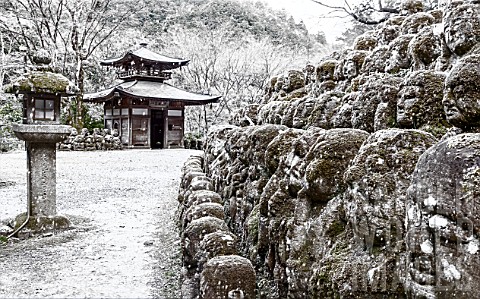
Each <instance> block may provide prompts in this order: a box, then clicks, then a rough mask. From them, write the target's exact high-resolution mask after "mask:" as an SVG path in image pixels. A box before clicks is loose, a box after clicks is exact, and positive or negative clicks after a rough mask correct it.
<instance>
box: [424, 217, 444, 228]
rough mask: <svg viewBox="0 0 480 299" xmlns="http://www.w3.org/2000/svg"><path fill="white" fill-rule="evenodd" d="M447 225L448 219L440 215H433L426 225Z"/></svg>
mask: <svg viewBox="0 0 480 299" xmlns="http://www.w3.org/2000/svg"><path fill="white" fill-rule="evenodd" d="M447 225H448V219H447V218H445V217H443V216H440V215H434V216H432V217H430V219H429V220H428V226H430V227H431V228H444V227H446V226H447Z"/></svg>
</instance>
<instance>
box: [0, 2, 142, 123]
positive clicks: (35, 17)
mask: <svg viewBox="0 0 480 299" xmlns="http://www.w3.org/2000/svg"><path fill="white" fill-rule="evenodd" d="M5 1H6V3H5V5H4V7H3V9H4V10H5V15H6V17H4V18H0V30H1V31H3V32H5V33H7V34H9V36H12V38H14V39H15V40H16V41H17V43H18V44H19V45H23V46H25V47H26V48H27V49H28V53H30V54H31V53H33V52H34V51H35V50H36V49H38V48H45V49H48V50H50V51H51V52H52V53H53V58H54V63H57V64H58V63H60V64H61V69H62V70H63V73H64V74H65V75H67V76H68V77H70V78H72V79H73V80H74V82H75V84H76V86H77V87H78V88H79V90H80V92H81V94H83V91H84V85H85V83H84V81H85V78H84V67H83V65H84V62H85V61H86V60H87V59H88V58H89V57H90V56H91V55H92V54H93V53H94V52H95V50H96V49H97V48H98V47H99V46H100V45H101V44H103V43H105V41H107V40H108V38H109V37H111V36H112V34H113V33H114V32H115V31H116V30H118V28H119V27H120V26H121V25H122V24H123V23H124V21H125V20H128V18H127V16H128V14H130V13H131V12H132V6H133V5H137V6H138V3H133V1H127V0H76V1H71V0H5ZM0 9H1V8H0ZM139 9H141V8H140V7H136V9H135V10H136V11H138V10H139ZM81 94H80V95H79V96H77V97H76V98H75V99H74V100H73V102H72V103H71V105H70V108H71V109H70V115H69V116H68V117H67V118H68V119H69V122H70V123H71V124H72V125H73V126H75V127H77V128H81V127H82V126H83V114H84V111H83V100H82V95H81Z"/></svg>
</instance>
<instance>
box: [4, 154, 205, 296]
mask: <svg viewBox="0 0 480 299" xmlns="http://www.w3.org/2000/svg"><path fill="white" fill-rule="evenodd" d="M193 153H196V151H191V150H183V149H180V150H177V149H176V150H173V149H172V150H124V151H109V152H57V211H58V213H59V214H63V215H67V216H68V217H69V219H70V220H71V222H72V224H73V226H74V229H72V230H70V231H67V232H63V233H60V234H57V235H55V236H52V237H45V238H34V239H29V240H26V241H22V242H19V243H15V244H9V245H8V246H7V247H0V298H4V297H8V298H34V297H37V298H46V297H56V298H58V297H62V298H100V297H103V298H105V297H106V298H178V297H179V296H180V287H179V276H180V246H179V233H178V230H177V228H176V225H175V212H176V209H177V195H178V186H179V183H180V175H181V167H182V166H183V163H184V162H185V160H186V159H187V157H188V156H190V155H192V154H193ZM25 159H26V155H25V152H15V153H8V154H0V181H9V182H12V181H13V182H15V183H16V184H15V185H13V186H10V185H7V186H6V187H1V188H0V202H1V207H2V208H1V209H0V220H5V219H7V218H13V217H15V216H16V215H17V214H19V213H22V212H25V210H26V178H25V177H26V162H25Z"/></svg>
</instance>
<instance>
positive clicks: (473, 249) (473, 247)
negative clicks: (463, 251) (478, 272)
mask: <svg viewBox="0 0 480 299" xmlns="http://www.w3.org/2000/svg"><path fill="white" fill-rule="evenodd" d="M478 249H479V244H478V240H477V239H475V240H473V241H470V242H469V243H468V245H467V252H468V253H470V254H475V253H477V252H478Z"/></svg>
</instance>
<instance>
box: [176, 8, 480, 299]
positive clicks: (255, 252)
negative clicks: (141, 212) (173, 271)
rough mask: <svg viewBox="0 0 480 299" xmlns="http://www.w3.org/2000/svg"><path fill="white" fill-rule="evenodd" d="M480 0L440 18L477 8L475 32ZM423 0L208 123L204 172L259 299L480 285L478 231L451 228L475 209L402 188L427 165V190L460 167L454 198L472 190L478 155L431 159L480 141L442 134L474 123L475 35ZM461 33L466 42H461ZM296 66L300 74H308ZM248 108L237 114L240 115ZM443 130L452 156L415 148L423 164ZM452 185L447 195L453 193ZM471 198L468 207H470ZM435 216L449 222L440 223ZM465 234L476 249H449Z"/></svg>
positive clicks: (414, 292)
mask: <svg viewBox="0 0 480 299" xmlns="http://www.w3.org/2000/svg"><path fill="white" fill-rule="evenodd" d="M463 6H468V7H469V9H470V8H471V9H472V10H470V11H468V12H467V11H463V12H461V13H458V14H457V16H468V18H467V19H463V20H457V21H454V19H453V18H452V17H451V15H452V12H453V11H454V10H455V9H456V8H459V7H463ZM477 6H478V3H476V1H449V2H448V3H447V5H446V9H445V10H446V11H445V14H444V16H445V25H449V22H451V23H455V24H457V23H458V24H460V23H462V22H463V25H462V26H464V27H465V28H466V25H467V23H468V20H470V19H472V21H471V23H472V26H473V27H472V29H473V30H472V31H473V32H475V30H474V28H475V24H476V19H475V18H476V15H475V17H474V16H473V14H471V13H472V12H473V13H475V12H476V7H477ZM429 9H430V8H429V7H427V6H425V5H423V3H422V1H419V0H412V1H402V4H401V5H400V10H401V15H400V16H390V18H389V19H388V20H387V21H386V22H384V23H383V24H382V25H380V26H379V27H377V28H376V29H374V30H372V31H369V32H367V33H365V34H364V35H362V36H360V37H359V38H358V39H357V40H356V42H355V44H354V45H352V48H349V49H345V50H342V51H339V52H334V53H331V54H330V55H328V56H325V57H323V58H322V59H320V60H319V61H320V62H319V63H318V66H317V67H316V68H313V66H311V65H308V66H306V67H305V68H304V69H303V70H302V74H303V77H304V81H305V84H306V86H303V87H300V88H298V89H296V90H293V89H292V88H291V87H288V86H291V82H292V81H290V79H288V74H287V73H285V74H284V75H282V76H279V77H277V78H274V79H273V80H272V81H271V82H270V84H269V86H267V89H266V94H265V97H264V102H263V104H262V105H260V106H259V109H258V110H256V111H257V112H258V117H257V119H258V121H257V122H256V123H255V122H253V121H237V122H234V123H235V124H238V125H239V126H243V125H247V124H248V126H245V127H232V126H231V127H229V128H227V129H225V128H224V129H216V128H213V130H212V133H209V135H208V137H207V143H206V148H205V161H206V163H205V164H204V167H205V172H206V175H208V176H209V177H210V178H211V182H212V184H213V187H214V190H215V191H216V192H218V193H219V194H220V195H221V198H222V205H223V212H224V216H225V217H224V219H225V222H226V223H227V225H228V227H229V229H230V231H231V233H233V234H234V235H235V236H237V238H238V240H237V242H236V245H235V246H236V249H237V252H238V253H239V254H242V255H243V256H245V257H248V258H249V259H250V261H251V262H252V263H253V265H254V268H255V269H256V274H257V278H258V279H257V289H258V292H259V294H260V295H259V296H260V298H310V297H311V298H352V299H353V298H452V297H456V298H465V297H467V296H468V298H475V297H478V294H476V293H475V292H473V293H472V291H471V290H472V289H479V288H478V286H476V285H475V284H474V283H469V284H467V283H465V284H463V285H462V284H458V285H457V284H456V282H457V277H459V275H460V277H461V278H460V279H463V277H464V276H463V275H464V274H463V273H464V272H465V273H466V274H465V277H467V279H468V278H472V281H478V279H477V278H478V274H477V273H476V272H473V270H471V269H473V267H477V268H478V265H477V263H476V261H472V259H473V258H475V257H476V255H477V254H478V253H476V251H478V248H477V247H478V246H480V245H478V244H477V243H478V242H477V241H476V239H478V234H476V233H475V232H476V229H474V230H473V233H467V232H470V231H471V230H469V227H470V226H472V225H470V222H469V223H468V224H467V225H466V227H465V228H462V229H457V228H455V229H453V228H452V223H453V222H455V221H456V219H457V218H458V215H457V214H455V215H454V213H457V212H458V211H461V212H462V213H463V214H462V215H467V216H465V217H464V216H462V217H463V218H462V219H464V218H468V217H470V218H468V219H470V220H471V221H472V222H474V221H477V220H478V219H476V218H478V217H476V216H475V215H473V214H467V208H463V206H459V207H461V209H460V210H459V209H457V208H456V210H455V211H453V210H452V209H450V210H448V209H444V210H445V211H444V210H442V209H443V207H445V206H446V204H443V203H442V206H441V207H440V206H439V205H435V208H433V206H432V205H430V203H431V202H433V200H431V199H429V197H428V196H427V197H425V196H423V197H418V198H416V197H414V196H411V195H409V197H408V198H407V193H408V194H410V193H409V192H407V187H409V186H410V189H411V190H414V187H412V185H413V184H414V183H413V180H412V172H413V170H414V169H415V166H416V165H417V168H418V167H423V169H428V170H425V171H424V174H422V177H421V180H420V179H418V180H417V181H419V183H418V186H415V188H423V189H422V190H423V191H425V192H427V191H428V192H430V191H432V190H430V189H431V188H430V187H431V186H435V188H437V189H439V190H447V189H446V188H451V187H452V186H453V185H452V184H451V183H450V181H449V178H451V176H452V175H454V176H455V179H452V181H455V180H457V178H462V176H463V175H465V176H468V179H467V178H465V179H463V181H462V183H460V184H461V185H462V186H466V188H464V189H461V191H458V190H460V189H458V188H457V189H456V190H457V193H456V198H467V197H468V196H471V195H467V193H468V192H470V191H468V190H470V189H471V190H476V189H475V187H478V186H477V185H478V182H477V181H480V180H477V178H476V170H475V169H476V168H475V167H476V166H475V167H474V166H471V167H470V166H469V167H467V166H465V167H466V168H465V170H462V172H460V171H458V172H457V173H456V174H451V173H454V172H455V171H456V170H454V169H453V168H452V167H450V166H448V167H445V169H443V170H442V171H444V172H448V173H443V172H440V171H439V172H438V173H439V174H438V176H442V179H440V178H438V179H437V175H433V173H434V172H435V171H436V170H433V168H431V167H430V166H428V167H427V166H426V165H430V164H428V163H431V165H436V166H435V167H437V168H438V167H440V165H441V164H442V163H444V164H445V165H449V164H452V165H453V164H454V163H461V161H463V160H465V159H466V160H468V161H470V160H471V161H474V162H471V163H473V164H475V163H477V162H478V161H476V160H478V159H476V158H473V157H476V156H475V154H474V153H476V152H475V151H476V147H475V150H472V151H470V152H469V154H466V155H464V152H463V148H471V147H474V146H473V145H472V144H476V142H477V141H473V139H474V137H473V136H476V135H474V134H470V135H468V136H471V137H468V138H467V139H468V140H470V141H471V142H470V141H469V142H470V143H469V142H467V141H465V142H464V143H461V142H459V141H458V142H457V141H455V142H454V144H453V145H445V146H443V145H442V146H440V144H443V143H445V144H448V143H447V142H448V141H451V140H457V139H459V138H461V137H459V136H467V135H461V134H462V132H479V131H480V129H479V128H480V125H479V123H480V117H477V116H478V115H480V114H479V112H480V111H477V110H479V109H480V108H478V109H477V107H476V102H477V101H476V99H478V98H480V95H479V94H478V92H477V88H476V86H477V85H478V84H477V83H478V82H477V81H479V80H480V74H478V72H477V71H478V70H479V68H478V65H480V58H479V57H480V56H479V55H480V54H479V53H478V51H479V50H478V49H480V46H479V43H478V40H475V38H473V39H471V38H470V35H469V34H465V35H462V34H450V32H445V35H449V34H450V38H446V39H445V40H444V39H443V36H442V34H443V33H442V32H440V30H441V28H442V26H439V23H440V22H441V19H442V14H441V12H442V11H443V9H437V10H435V11H429ZM449 17H450V19H449V20H448V21H447V19H448V18H449ZM465 20H467V21H465ZM457 27H461V26H460V25H459V26H457ZM445 29H446V30H450V29H448V26H447V27H445ZM462 30H463V32H466V31H465V30H464V29H462ZM451 37H455V38H457V39H458V40H456V41H455V40H454V38H451ZM463 37H466V38H467V40H465V41H462V38H463ZM471 41H475V42H471ZM457 44H458V45H460V44H462V45H461V46H459V48H458V49H457V50H455V46H456V45H457ZM464 45H465V47H464ZM467 48H468V50H467ZM460 49H463V50H460ZM455 51H456V52H455ZM463 51H465V52H463ZM452 52H453V53H452ZM462 56H463V57H462ZM450 70H451V71H450ZM440 71H449V73H442V72H440ZM291 75H293V77H295V76H297V75H298V76H297V77H298V78H300V73H296V74H294V73H292V74H291ZM445 78H446V80H445V85H443V82H444V79H445ZM293 81H295V80H293ZM298 86H301V84H299V85H298ZM442 95H443V97H442ZM442 99H443V100H442ZM440 100H442V103H440ZM244 115H245V111H243V112H241V113H240V114H239V116H238V119H242V117H244ZM259 124H262V125H259ZM278 124H281V125H278ZM452 125H454V126H457V127H451V126H452ZM338 128H344V129H338ZM368 133H371V135H368ZM440 137H441V139H440V143H438V144H437V146H438V149H440V148H441V150H442V151H444V155H443V156H442V155H439V156H438V157H437V156H436V155H435V153H434V152H431V153H429V155H427V157H428V158H424V160H422V159H420V161H423V162H422V163H423V164H422V165H423V166H422V165H421V164H417V162H419V157H420V156H421V155H422V153H424V152H425V151H426V150H427V149H428V148H430V150H431V149H432V148H436V146H435V144H436V143H437V142H439V141H438V140H439V138H440ZM475 138H476V137H475ZM462 142H463V141H462ZM432 146H433V147H432ZM457 146H458V147H459V148H462V150H460V149H459V150H457ZM447 148H448V149H449V150H447ZM450 149H451V151H450ZM430 150H428V151H430ZM470 153H472V154H470ZM467 156H468V157H472V159H470V158H468V157H467ZM465 157H467V158H465ZM444 161H447V162H444ZM465 163H467V164H468V163H470V162H465ZM473 164H472V165H473ZM477 164H479V163H477ZM455 165H459V164H455ZM468 165H470V164H468ZM479 165H480V164H479ZM429 167H430V168H429ZM462 167H463V166H462ZM194 169H196V170H198V168H194ZM435 169H436V168H435ZM418 171H419V173H420V170H418ZM422 171H423V170H422ZM422 173H423V172H422ZM185 174H187V173H186V172H185ZM429 175H431V177H432V178H431V179H430V178H428V176H429ZM417 176H418V177H419V178H420V175H417ZM444 178H445V179H444ZM470 178H472V180H471V181H468V180H470ZM434 180H437V181H438V183H433V182H434ZM459 180H460V179H458V180H457V181H459ZM466 181H468V182H467V183H465V182H466ZM430 182H432V183H430ZM440 184H443V185H442V186H440ZM453 184H455V183H453ZM429 188H430V189H429ZM442 188H443V189H442ZM467 189H468V190H467ZM429 190H430V191H429ZM465 190H466V191H465ZM433 191H435V190H433ZM464 191H465V192H464ZM469 194H470V193H469ZM471 194H476V193H475V192H473V193H471ZM442 196H443V195H442ZM445 196H449V197H450V195H449V191H447V192H446V195H445ZM189 197H190V194H188V193H185V198H189ZM435 200H436V202H439V200H438V199H437V198H435ZM184 202H188V201H184ZM474 202H475V201H474V200H470V201H468V200H466V201H464V202H461V205H464V206H465V207H466V206H468V207H473V206H474ZM407 203H408V206H409V207H414V208H415V209H413V208H412V209H410V208H408V207H407ZM470 203H472V204H470ZM429 205H430V206H429ZM431 206H432V207H431ZM454 206H455V205H454ZM439 207H440V208H442V209H439ZM216 209H218V206H217V205H216ZM475 209H476V208H475V207H474V208H471V210H472V211H476V210H475ZM409 210H412V211H413V210H414V213H413V215H414V216H415V217H416V218H415V219H421V221H420V222H418V221H417V222H418V223H423V226H419V227H416V226H415V224H416V223H417V222H415V221H416V220H415V221H413V222H412V221H411V219H409V218H408V217H407V214H408V213H407V211H409ZM433 212H435V213H436V214H432V213H433ZM452 215H454V216H452ZM432 217H434V218H433V220H432V221H430V219H431V218H432ZM441 217H443V218H445V219H447V220H445V221H444V220H443V218H441ZM455 217H457V218H455ZM406 219H407V221H406ZM472 219H473V220H472ZM437 220H438V221H440V222H437ZM422 221H423V222H422ZM430 222H432V223H433V224H434V225H430V224H431V223H430ZM438 223H440V224H442V225H443V223H447V224H446V226H445V227H440V228H439V229H437V227H436V226H435V225H436V224H438ZM406 224H407V226H408V228H409V230H408V233H407V230H406V228H407V227H406ZM469 225H470V226H469ZM475 225H476V224H475ZM432 226H433V227H432ZM467 226H468V227H467ZM410 228H412V229H410ZM417 228H418V229H417ZM425 231H426V233H425ZM437 232H441V233H438V234H436V233H437ZM216 234H218V235H221V234H223V232H220V233H216ZM435 234H436V235H435ZM432 235H433V236H434V237H435V238H436V236H437V235H440V238H439V239H438V238H437V239H432V238H433V237H432ZM452 236H453V237H452ZM465 236H467V237H465ZM410 239H413V240H410ZM445 240H448V243H447V242H446V241H445ZM457 241H460V247H461V249H462V250H464V251H465V250H470V251H471V252H474V251H475V253H472V254H470V255H464V254H463V253H459V251H455V252H453V251H448V250H450V249H452V248H453V247H455V246H452V244H456V243H455V242H457ZM429 242H430V243H431V244H430V243H429ZM409 244H410V245H409ZM219 246H220V247H222V246H223V245H220V244H219ZM435 246H440V247H445V248H449V249H448V250H447V249H443V248H441V249H439V253H441V257H440V259H436V260H435V263H432V262H431V261H433V260H434V256H435V254H434V252H435V250H436V249H435V248H436V247H435ZM448 246H450V247H448ZM222 248H223V247H222ZM430 248H433V249H432V250H433V251H432V252H433V253H432V252H430ZM407 249H408V250H409V251H408V252H407ZM204 253H205V252H204ZM447 253H452V255H450V256H448V257H447ZM461 257H464V258H465V260H462V261H460V258H461ZM207 259H208V258H203V257H202V261H206V260H207ZM432 265H434V266H432ZM469 266H472V268H468V267H469ZM435 268H436V269H435ZM432 269H433V270H432ZM465 269H466V270H465ZM436 271H438V275H437V276H434V274H435V272H436ZM407 273H409V274H408V275H407ZM197 282H198V281H197ZM432 282H433V283H436V282H439V284H440V286H447V287H448V288H450V287H451V286H453V285H454V286H455V288H454V290H453V291H451V292H450V293H449V292H443V293H442V292H441V290H438V289H436V288H433V287H431V286H430V284H431V283H432ZM457 286H458V287H457ZM444 289H445V288H444ZM461 289H462V290H461ZM450 290H452V289H451V288H450ZM465 290H466V293H462V292H463V291H465ZM469 292H470V293H469ZM472 294H473V295H472ZM231 295H232V296H233V294H231ZM236 295H238V294H236ZM257 295H258V294H257Z"/></svg>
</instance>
